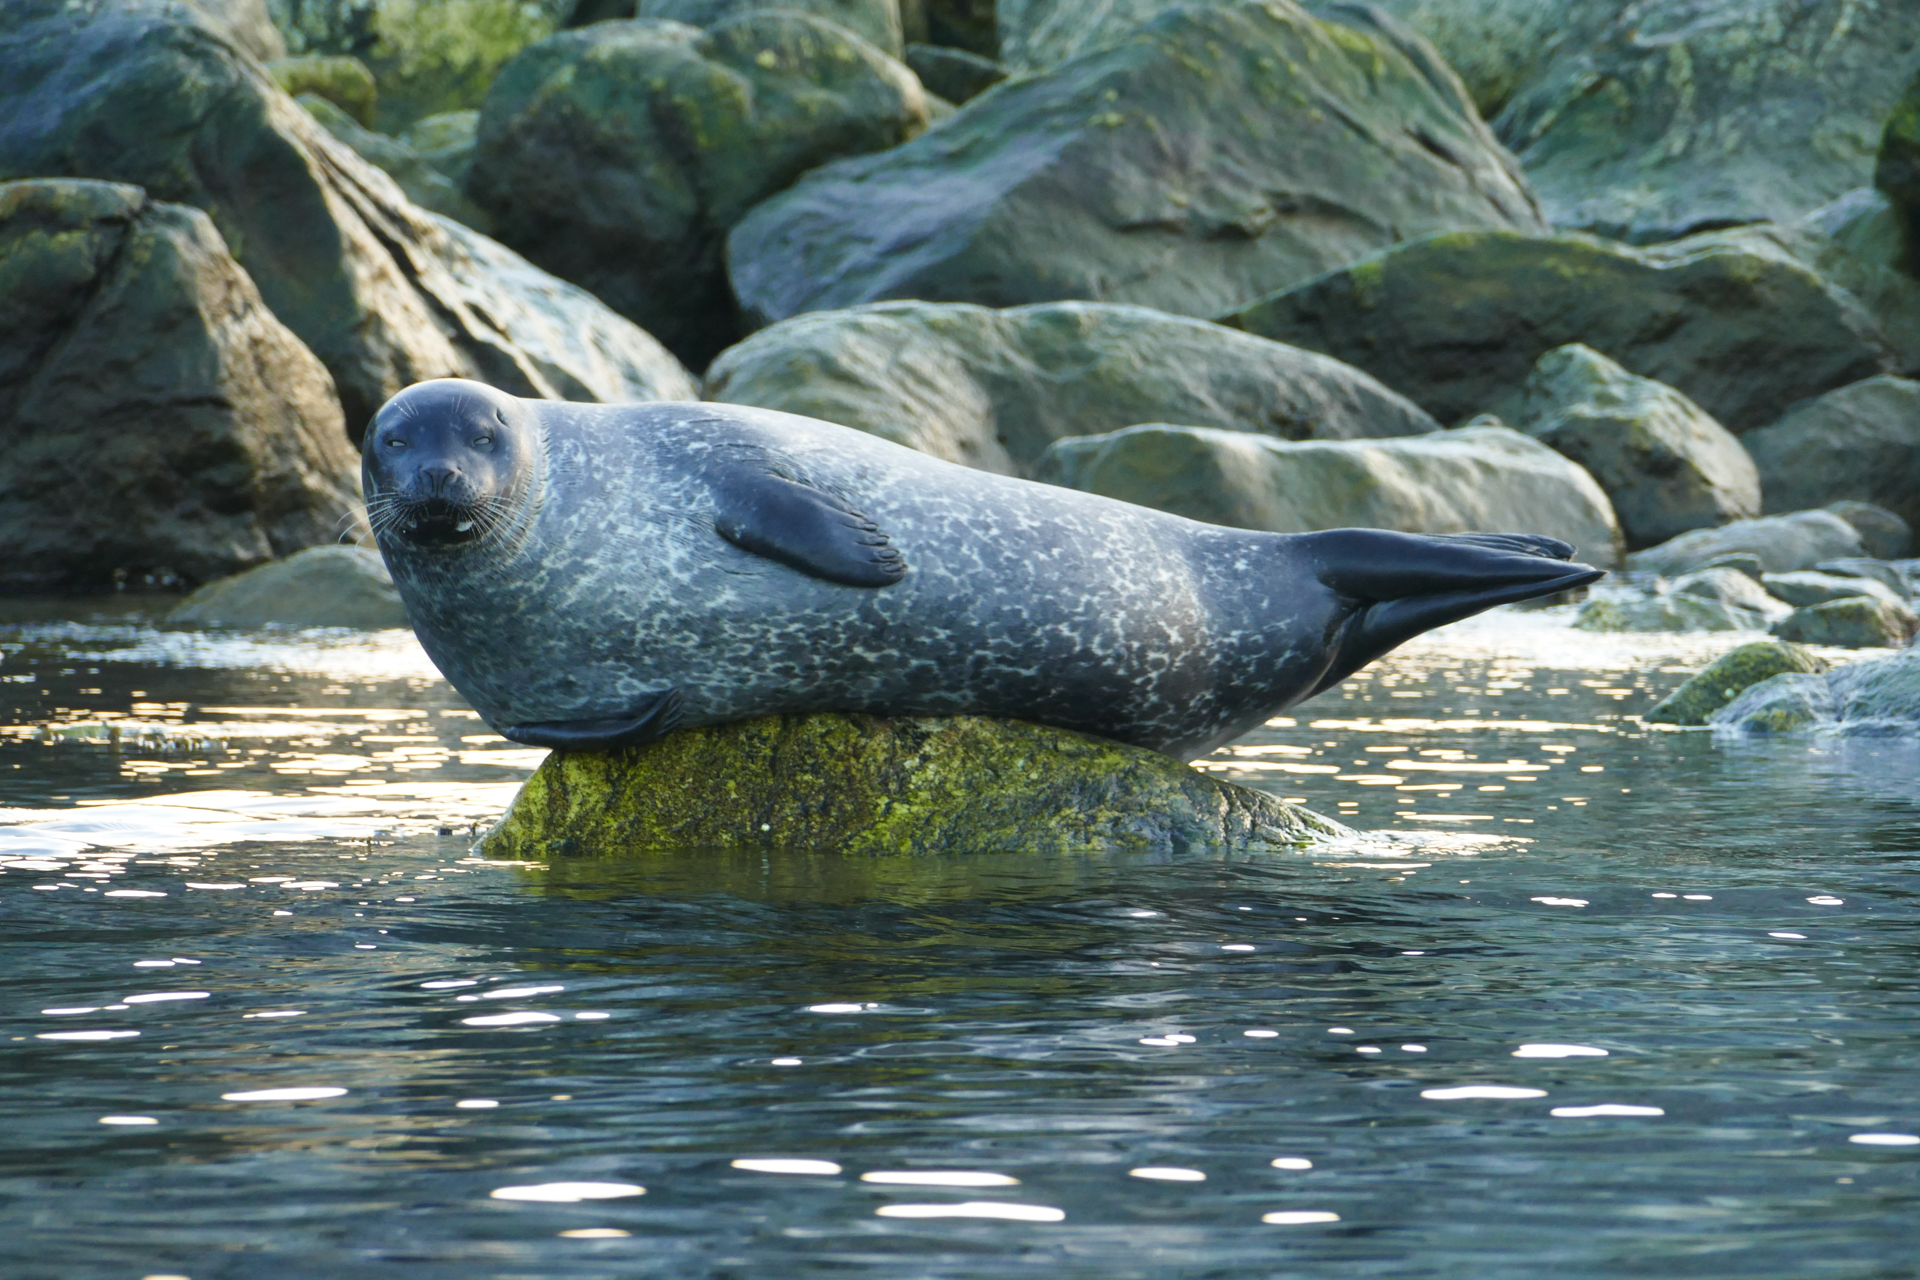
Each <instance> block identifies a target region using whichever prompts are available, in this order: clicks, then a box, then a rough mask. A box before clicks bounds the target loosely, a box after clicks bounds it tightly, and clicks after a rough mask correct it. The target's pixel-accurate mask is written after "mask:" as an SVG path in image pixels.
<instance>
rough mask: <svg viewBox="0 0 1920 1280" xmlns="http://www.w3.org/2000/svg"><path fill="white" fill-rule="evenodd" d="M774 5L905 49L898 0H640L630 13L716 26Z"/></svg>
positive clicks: (894, 50) (891, 48) (887, 47)
mask: <svg viewBox="0 0 1920 1280" xmlns="http://www.w3.org/2000/svg"><path fill="white" fill-rule="evenodd" d="M774 9H779V10H785V11H787V12H789V13H807V14H812V15H813V16H814V17H816V18H824V19H825V20H826V21H828V22H837V23H839V24H840V25H841V26H843V27H845V28H846V29H847V30H849V31H851V32H853V33H854V34H855V35H857V36H859V37H860V38H861V39H863V40H865V41H866V42H867V43H869V44H871V45H873V46H875V47H876V48H878V49H881V50H883V51H885V52H886V53H889V54H891V55H893V56H894V57H896V58H898V57H900V56H901V54H902V53H904V52H905V51H906V43H905V41H904V39H903V38H902V35H901V31H900V4H899V0H639V3H638V4H637V5H635V6H634V7H633V12H632V13H631V14H629V15H627V16H629V17H635V18H670V19H672V20H673V21H675V22H684V23H687V24H688V25H689V26H695V27H717V26H719V25H720V24H721V23H723V22H726V21H727V20H729V19H731V18H739V17H744V16H745V15H747V14H750V13H765V12H767V11H769V10H774Z"/></svg>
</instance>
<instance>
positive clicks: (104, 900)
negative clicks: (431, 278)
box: [0, 613, 1920, 1280]
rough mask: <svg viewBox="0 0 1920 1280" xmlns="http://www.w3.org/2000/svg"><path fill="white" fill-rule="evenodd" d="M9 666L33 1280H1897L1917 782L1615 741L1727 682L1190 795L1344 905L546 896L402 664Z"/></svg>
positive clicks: (1598, 684)
mask: <svg viewBox="0 0 1920 1280" xmlns="http://www.w3.org/2000/svg"><path fill="white" fill-rule="evenodd" d="M0 642H3V643H4V651H3V654H0V681H4V683H0V697H4V698H5V700H6V714H5V719H4V723H5V724H7V725H11V726H14V728H12V729H10V730H8V731H7V732H8V733H9V734H10V735H11V736H10V737H8V738H7V739H6V740H5V741H4V742H3V743H0V806H4V812H0V823H4V824H6V825H0V862H3V864H4V865H0V903H4V917H3V918H4V920H5V922H6V929H5V932H4V936H0V956H4V960H3V961H0V962H3V963H4V965H5V972H6V974H7V976H8V981H7V988H6V992H7V999H6V1004H5V1007H4V1014H3V1015H0V1034H4V1035H5V1037H6V1039H7V1053H6V1055H5V1058H4V1063H5V1066H4V1070H5V1077H4V1088H0V1124H3V1126H4V1127H3V1128H0V1134H4V1136H0V1227H3V1228H4V1239H5V1240H6V1241H7V1244H6V1246H5V1251H4V1253H0V1274H3V1275H5V1276H6V1277H8V1280H40V1278H42V1277H46V1278H56V1277H57V1278H58V1280H90V1278H92V1277H103V1278H104V1277H116V1278H118V1277H132V1278H138V1277H145V1276H188V1277H191V1278H192V1280H221V1278H229V1277H256V1276H261V1277H272V1278H273V1280H292V1278H295V1277H329V1278H331V1277H342V1276H354V1277H385V1276H396V1277H398V1276H405V1277H408V1280H414V1278H416V1277H440V1276H446V1277H461V1278H462V1280H467V1278H472V1277H602V1276H607V1277H612V1276H619V1277H635V1276H671V1277H707V1276H714V1277H747V1276H753V1275H768V1274H780V1273H786V1274H797V1275H875V1276H884V1277H890V1278H891V1277H907V1276H911V1277H949V1276H952V1277H960V1276H966V1277H974V1276H980V1277H1007V1276H1016V1275H1027V1274H1032V1275H1046V1276H1083V1275H1085V1276H1095V1275H1097V1276H1100V1277H1103V1278H1117V1277H1134V1276H1139V1277H1183V1278H1184V1277H1200V1276H1221V1277H1241V1276H1269V1275H1288V1276H1309V1277H1311V1276H1328V1277H1333V1276H1340V1277H1351V1276H1356V1275H1358V1276H1368V1275H1393V1276H1410V1275H1417V1276H1436V1277H1460V1278H1461V1280H1468V1278H1472V1280H1485V1278H1487V1277H1507V1276H1511V1277H1516V1278H1519V1277H1526V1278H1527V1280H1534V1278H1536V1277H1539V1276H1541V1275H1543V1274H1547V1273H1548V1272H1549V1271H1551V1272H1553V1273H1556V1274H1560V1275H1569V1276H1615V1275H1619V1276H1656V1277H1683V1276H1702V1277H1724V1276H1731V1275H1740V1276H1743V1277H1745V1276H1781V1277H1795V1278H1796V1280H1797V1278H1800V1277H1813V1276H1819V1277H1826V1276H1834V1277H1869V1276H1871V1277H1897V1276H1914V1275H1920V1265H1917V1264H1916V1258H1917V1257H1920V1249H1916V1247H1915V1244H1914V1234H1913V1231H1914V1224H1915V1222H1916V1221H1917V1220H1920V1216H1917V1213H1920V1143H1904V1144H1903V1143H1899V1142H1896V1141H1893V1140H1892V1139H1883V1140H1881V1141H1877V1142H1864V1143H1863V1142H1859V1141H1854V1140H1853V1139H1856V1138H1860V1137H1863V1136H1871V1135H1916V1134H1920V1093H1917V1092H1916V1088H1915V1085H1916V1081H1917V1080H1920V1039H1917V1038H1916V1034H1915V1033H1916V1031H1920V981H1917V980H1916V973H1917V971H1920V961H1917V960H1916V955H1917V954H1920V949H1917V948H1916V943H1920V911H1917V910H1916V901H1915V893H1916V890H1917V889H1920V866H1917V865H1916V850H1920V808H1917V807H1916V800H1920V767H1917V766H1920V751H1917V750H1916V748H1915V746H1914V745H1913V744H1910V743H1909V744H1901V743H1895V742H1848V743H1827V744H1817V743H1809V742H1806V741H1804V740H1803V741H1787V742H1778V743H1756V744H1746V745H1729V744H1725V743H1720V744H1716V743H1715V742H1714V741H1713V740H1712V739H1711V738H1710V737H1709V736H1708V735H1706V734H1703V733H1683V732H1673V731H1650V730H1648V729H1646V728H1644V727H1642V726H1641V725H1640V724H1639V722H1638V721H1637V720H1636V719H1635V716H1636V715H1637V713H1639V712H1641V711H1643V710H1645V708H1646V707H1647V706H1648V705H1649V704H1650V703H1651V701H1652V700H1653V698H1655V697H1656V696H1658V695H1659V694H1660V693H1663V692H1664V691H1665V690H1666V689H1668V688H1670V687H1672V686H1673V685H1674V684H1677V683H1678V682H1679V681H1680V680H1681V679H1682V678H1683V672H1684V671H1685V670H1687V669H1690V668H1693V667H1697V666H1698V665H1700V664H1701V663H1703V662H1704V661H1705V660H1707V658H1708V657H1710V656H1711V655H1712V654H1713V653H1715V652H1717V651H1719V650H1720V649H1723V648H1725V647H1727V646H1728V645H1729V644H1730V643H1731V642H1732V639H1731V638H1727V637H1707V638H1696V639H1693V640H1686V639H1681V638H1676V637H1665V638H1658V637H1656V638H1646V637H1641V638H1624V639H1622V638H1613V639H1607V638H1599V637H1581V636H1577V635H1575V634H1574V633H1570V632H1567V631H1566V630H1565V629H1564V619H1556V618H1554V617H1553V616H1551V615H1541V614H1523V613H1505V614H1501V615H1498V616H1495V617H1492V618H1489V619H1486V620H1483V621H1481V622H1477V623H1473V624H1467V625H1465V626H1463V627H1460V628H1454V629H1451V630H1450V631H1448V632H1445V633H1441V634H1440V635H1438V636H1435V637H1430V638H1428V639H1426V640H1423V641H1421V642H1419V643H1418V644H1416V645H1414V646H1411V647H1410V648H1409V649H1407V650H1406V651H1404V652H1403V653H1402V654H1401V655H1399V656H1397V657H1395V658H1394V659H1392V660H1391V661H1389V662H1387V663H1386V664H1383V665H1382V666H1381V667H1378V668H1376V669H1374V670H1373V671H1371V672H1369V673H1365V675H1364V676H1363V677H1362V678H1360V679H1357V680H1354V681H1350V682H1348V684H1347V685H1346V686H1344V687H1343V688H1342V689H1339V690H1336V691H1333V692H1331V693H1329V694H1328V695H1326V696H1324V697H1323V698H1321V699H1320V700H1318V702H1317V703H1315V704H1311V705H1309V706H1308V707H1305V708H1301V709H1300V710H1299V711H1297V712H1296V713H1295V714H1294V715H1293V716H1292V717H1289V718H1288V719H1286V720H1283V721H1280V722H1276V724H1275V725H1274V726H1271V727H1269V728H1268V729H1267V730H1264V731H1262V732H1261V733H1259V734H1257V735H1255V736H1253V737H1252V738H1249V739H1248V740H1246V741H1245V742H1243V743H1240V744H1236V745H1235V746H1234V747H1231V748H1228V749H1227V750H1226V751H1223V752H1222V753H1220V755H1219V757H1218V758H1217V759H1216V760H1215V761H1214V762H1212V763H1211V764H1210V766H1209V767H1214V768H1218V769H1220V770H1222V771H1223V772H1224V773H1226V774H1227V775H1228V776H1231V777H1235V778H1237V779H1239V780H1241V781H1245V782H1249V783H1251V784H1253V785H1259V786H1265V787H1268V788H1270V789H1272V790H1274V791H1276V792H1277V793H1279V794H1282V795H1287V796H1292V797H1298V798H1301V799H1304V800H1305V801H1307V802H1308V803H1310V804H1312V805H1314V806H1315V807H1317V808H1319V809H1321V810H1322V811H1325V812H1328V813H1334V814H1339V815H1341V816H1342V817H1343V818H1345V820H1346V821H1347V822H1349V823H1350V824H1352V825H1354V826H1356V827H1358V828H1363V829H1365V830H1367V831H1369V832H1372V833H1374V834H1372V835H1369V836H1368V837H1367V838H1365V839H1362V840H1357V841H1353V842H1350V843H1348V844H1345V845H1341V846H1337V847H1333V848H1322V849H1316V850H1312V851H1309V852H1305V853H1301V854H1290V855H1284V856H1271V855H1263V856H1257V857H1244V856H1242V857H1226V856H1218V855H1192V856H1183V857H1146V856H1129V855H1119V854H1115V855H1102V856H1093V855H1089V856H1080V857H1044V858H1041V857H1034V858H1019V857H992V858H962V857H955V858H937V859H936V858H925V859H898V860H871V861H856V860H844V859H837V858H831V857H787V858H760V857H713V856H703V855H700V854H697V853H692V852H690V853H688V854H686V855H683V856H675V857H660V858H649V859H641V860H635V861H631V862H624V863H622V862H601V861H584V862H578V863H572V864H567V865H564V866H559V867H556V868H553V869H551V870H548V869H542V868H538V867H529V866H502V865H497V864H489V863H485V862H482V861H479V860H477V859H474V858H472V857H471V856H469V854H468V843H469V837H468V833H469V832H470V831H471V830H472V829H473V828H474V827H475V826H476V824H484V822H485V821H487V820H489V818H490V817H491V816H492V815H493V814H496V813H497V812H498V811H499V810H500V809H501V808H502V807H503V806H504V805H505V803H506V801H507V800H508V798H509V797H510V796H511V794H512V790H513V787H514V786H515V785H516V784H517V782H518V781H519V780H520V779H521V778H523V777H524V776H525V775H526V772H527V771H528V770H529V769H530V768H531V766H532V764H533V763H534V762H535V761H536V760H537V759H538V756H539V753H537V752H532V753H529V752H526V751H523V750H520V749H518V748H514V747H512V746H511V744H507V743H504V742H501V741H499V740H498V739H494V738H492V736H491V735H490V734H488V733H487V732H486V731H485V727H484V726H482V725H480V724H478V723H477V722H476V721H475V720H473V719H472V718H471V716H470V713H468V712H466V711H465V709H464V707H463V706H462V705H461V703H460V702H459V700H458V698H457V697H456V696H454V695H453V694H452V693H451V691H450V690H448V689H447V688H446V687H445V686H444V685H443V684H441V683H440V682H439V681H438V680H437V679H436V678H435V677H434V675H433V673H432V670H431V668H430V667H428V666H427V665H426V663H425V662H424V660H423V659H422V658H421V657H420V655H419V653H418V651H417V650H416V649H414V648H413V647H412V645H411V642H410V641H408V640H407V639H406V638H405V637H403V636H394V635H389V636H381V637H373V638H356V637H344V636H334V637H325V636H307V637H287V638H280V639H274V638H271V637H265V638H262V637H256V638H253V639H251V640H247V639H237V638H228V639H224V640H222V639H217V638H216V639H209V638H205V637H195V636H183V635H168V634H163V633H160V632H156V631H153V630H151V629H148V628H145V627H143V626H140V625H138V619H137V618H132V617H129V618H124V619H120V620H117V621H116V620H113V619H106V620H104V621H102V620H96V621H95V622H94V623H93V624H90V625H87V626H71V625H63V624H60V623H58V622H56V621H53V620H52V618H51V616H50V615H43V616H41V617H39V618H37V619H36V618H32V617H25V616H22V617H21V618H20V620H18V621H16V622H15V624H14V625H12V626H11V627H10V628H9V629H7V630H5V631H4V632H3V633H0ZM102 714H106V715H118V716H121V717H127V718H130V719H131V720H133V721H135V722H137V724H139V725H145V726H147V727H146V728H144V729H140V728H136V729H131V730H129V731H128V732H127V733H126V734H125V735H123V742H122V745H121V746H120V747H118V748H114V747H111V746H108V745H92V744H89V743H87V742H84V741H80V742H64V743H57V744H48V743H44V742H41V741H38V740H35V739H36V735H39V734H40V733H41V732H42V727H43V726H50V725H58V724H66V725H72V724H75V723H87V722H97V720H98V717H100V716H101V715H102ZM196 725H199V726H201V727H200V728H198V729H196V728H194V726H196ZM66 732H67V733H68V736H78V737H80V738H86V737H88V736H89V735H90V734H91V735H92V736H101V735H100V734H99V733H98V732H97V731H93V730H73V729H68V730H67V731H66ZM169 742H170V743H171V744H172V745H171V746H167V745H166V744H167V743H169ZM143 743H144V744H146V745H142V744H143ZM1408 788H1414V789H1408ZM443 833H444V834H443ZM47 886H58V887H47ZM194 886H201V887H194ZM209 886H231V887H209ZM130 892H131V893H132V894H134V895H148V896H128V895H129V893H130ZM151 895H164V896H151ZM202 993H204V994H202ZM143 996H144V997H160V996H168V997H175V998H165V999H160V998H153V999H141V997H143ZM56 1010H68V1011H71V1012H54V1011H56ZM513 1014H521V1015H534V1016H532V1017H522V1018H512V1017H509V1016H507V1015H513ZM476 1019H478V1020H482V1021H475V1020H476ZM76 1032H79V1033H109V1032H111V1033H121V1034H117V1035H114V1036H113V1037H111V1038H85V1039H73V1038H48V1037H50V1036H53V1037H69V1036H71V1035H72V1034H73V1033H76ZM127 1032H137V1033H138V1034H137V1035H127V1034H124V1033H127ZM1250 1033H1257V1034H1250ZM1523 1046H1547V1047H1544V1048H1540V1047H1535V1048H1524V1049H1523ZM1554 1046H1558V1047H1554ZM1472 1086H1480V1088H1479V1089H1470V1091H1469V1094H1470V1096H1458V1095H1457V1094H1454V1093H1453V1091H1456V1090H1459V1089H1462V1088H1469V1087H1472ZM279 1090H308V1091H314V1090H323V1091H328V1093H327V1095H326V1096H320V1097H312V1098H309V1099H308V1100H291V1099H288V1100H278V1101H276V1100H273V1099H272V1098H271V1097H269V1098H266V1099H247V1098H244V1097H242V1098H233V1097H230V1096H228V1095H236V1094H238V1095H245V1094H256V1093H260V1092H262V1091H279ZM339 1091H344V1092H339ZM1429 1091H1440V1092H1439V1094H1438V1096H1429ZM1472 1093H1479V1094H1488V1093H1491V1094H1492V1095H1494V1096H1471V1094H1472ZM487 1104H491V1105H487ZM1594 1107H1602V1108H1611V1109H1612V1110H1613V1112H1614V1113H1611V1114H1610V1113H1607V1112H1606V1111H1603V1112H1601V1113H1598V1114H1594V1113H1590V1112H1589V1113H1584V1114H1583V1112H1585V1109H1589V1108H1594ZM1569 1108H1570V1109H1573V1110H1572V1111H1571V1112H1569V1113H1566V1114H1556V1112H1564V1111H1566V1109H1569ZM1621 1108H1626V1109H1629V1110H1628V1111H1627V1112H1626V1113H1619V1111H1620V1109H1621ZM109 1118H112V1119H113V1121H114V1122H112V1123H109V1122H108V1120H109ZM736 1160H746V1161H756V1160H783V1161H807V1162H819V1163H815V1164H812V1165H800V1166H786V1165H774V1166H771V1167H772V1168H775V1169H779V1168H788V1167H798V1168H801V1169H812V1170H815V1171H812V1172H764V1171H760V1169H759V1168H756V1167H753V1166H749V1167H736V1166H735V1165H734V1164H733V1162H734V1161H736ZM1276 1160H1278V1161H1280V1162H1281V1164H1280V1166H1279V1167H1276V1166H1275V1164H1274V1162H1275V1161H1276ZM836 1166H837V1172H836V1171H834V1168H835V1167H836ZM1141 1169H1158V1170H1162V1171H1167V1172H1162V1173H1161V1174H1160V1175H1159V1176H1153V1177H1145V1176H1135V1174H1134V1173H1133V1172H1132V1171H1135V1170H1141ZM901 1173H908V1174H919V1175H921V1178H920V1181H919V1182H914V1181H901V1180H899V1179H897V1178H896V1179H887V1178H884V1177H883V1178H880V1179H878V1180H876V1179H873V1178H870V1177H866V1176H865V1175H876V1174H878V1175H886V1174H901ZM928 1174H949V1175H951V1174H964V1175H969V1176H967V1177H953V1176H948V1177H935V1178H933V1179H932V1181H933V1182H934V1183H935V1184H952V1183H962V1184H966V1183H971V1184H973V1185H927V1184H926V1175H928ZM555 1184H559V1187H558V1189H557V1190H555V1189H554V1186H555ZM567 1184H590V1185H588V1186H585V1187H581V1186H578V1185H574V1186H571V1187H569V1186H568V1185H567ZM529 1187H531V1188H545V1190H535V1191H532V1192H527V1191H524V1190H522V1191H512V1190H509V1191H508V1196H509V1197H510V1198H501V1197H500V1196H498V1195H497V1194H496V1193H498V1192H500V1191H501V1190H503V1189H512V1188H529ZM636 1188H644V1189H645V1190H644V1194H638V1193H636V1191H635V1189H636ZM583 1192H589V1193H593V1194H597V1195H603V1196H607V1197H609V1198H599V1199H593V1198H577V1197H578V1196H580V1195H581V1194H582V1193H583ZM528 1195H532V1196H536V1197H547V1198H534V1199H527V1198H519V1197H525V1196H528ZM556 1196H557V1197H561V1198H560V1199H558V1200H556V1199H554V1198H553V1197H556ZM569 1197H576V1198H569ZM963 1206H964V1207H963ZM955 1212H960V1213H964V1214H968V1215H982V1214H993V1215H1000V1216H960V1217H955V1216H924V1215H930V1214H952V1213H955ZM1009 1215H1010V1216H1009ZM1266 1215H1281V1216H1280V1217H1279V1218H1277V1219H1276V1220H1274V1221H1271V1222H1268V1221H1263V1218H1264V1217H1265V1216H1266ZM569 1233H571V1234H569Z"/></svg>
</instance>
